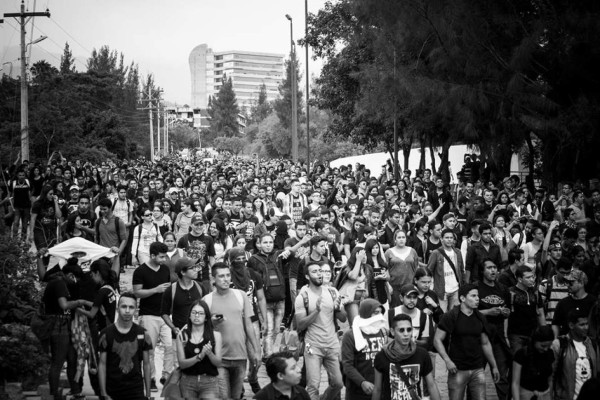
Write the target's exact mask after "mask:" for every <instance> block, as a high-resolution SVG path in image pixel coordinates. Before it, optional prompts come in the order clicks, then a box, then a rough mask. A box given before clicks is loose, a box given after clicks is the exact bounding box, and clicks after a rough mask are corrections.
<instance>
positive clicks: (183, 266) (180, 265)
mask: <svg viewBox="0 0 600 400" xmlns="http://www.w3.org/2000/svg"><path fill="white" fill-rule="evenodd" d="M194 265H195V264H194V260H192V259H191V258H187V257H184V258H180V259H178V260H177V261H176V262H175V273H176V274H179V273H181V272H182V271H183V270H187V269H188V268H192V267H193V266H194Z"/></svg>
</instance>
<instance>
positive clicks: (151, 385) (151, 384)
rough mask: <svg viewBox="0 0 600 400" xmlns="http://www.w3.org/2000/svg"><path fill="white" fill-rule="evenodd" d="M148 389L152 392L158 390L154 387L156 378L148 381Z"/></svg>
mask: <svg viewBox="0 0 600 400" xmlns="http://www.w3.org/2000/svg"><path fill="white" fill-rule="evenodd" d="M150 390H151V391H152V392H158V388H157V387H156V380H154V379H152V380H151V381H150Z"/></svg>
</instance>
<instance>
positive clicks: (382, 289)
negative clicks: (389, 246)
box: [365, 239, 390, 304]
mask: <svg viewBox="0 0 600 400" xmlns="http://www.w3.org/2000/svg"><path fill="white" fill-rule="evenodd" d="M365 252H366V254H367V264H368V265H370V266H372V267H373V279H371V284H370V285H369V297H371V298H373V299H375V300H377V301H378V302H380V303H381V304H385V303H387V302H389V300H390V291H389V290H388V280H389V279H390V275H389V273H388V266H387V262H386V261H385V259H384V258H383V252H382V251H381V246H380V245H379V242H378V241H377V240H376V239H369V240H367V243H366V244H365Z"/></svg>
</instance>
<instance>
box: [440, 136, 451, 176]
mask: <svg viewBox="0 0 600 400" xmlns="http://www.w3.org/2000/svg"><path fill="white" fill-rule="evenodd" d="M449 153H450V143H449V142H446V143H445V144H444V145H443V146H442V156H441V160H440V170H439V171H438V173H439V174H441V175H442V179H443V180H444V182H450V170H449V168H448V167H449V165H448V157H449Z"/></svg>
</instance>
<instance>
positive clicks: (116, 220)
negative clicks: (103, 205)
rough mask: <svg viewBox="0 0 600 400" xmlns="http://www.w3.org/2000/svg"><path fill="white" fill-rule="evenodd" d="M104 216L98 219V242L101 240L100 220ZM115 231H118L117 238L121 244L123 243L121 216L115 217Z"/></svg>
mask: <svg viewBox="0 0 600 400" xmlns="http://www.w3.org/2000/svg"><path fill="white" fill-rule="evenodd" d="M101 220H102V218H98V219H97V220H96V226H95V228H96V242H100V221H101ZM115 231H116V232H117V240H118V242H119V245H120V244H121V232H120V230H119V217H115Z"/></svg>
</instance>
